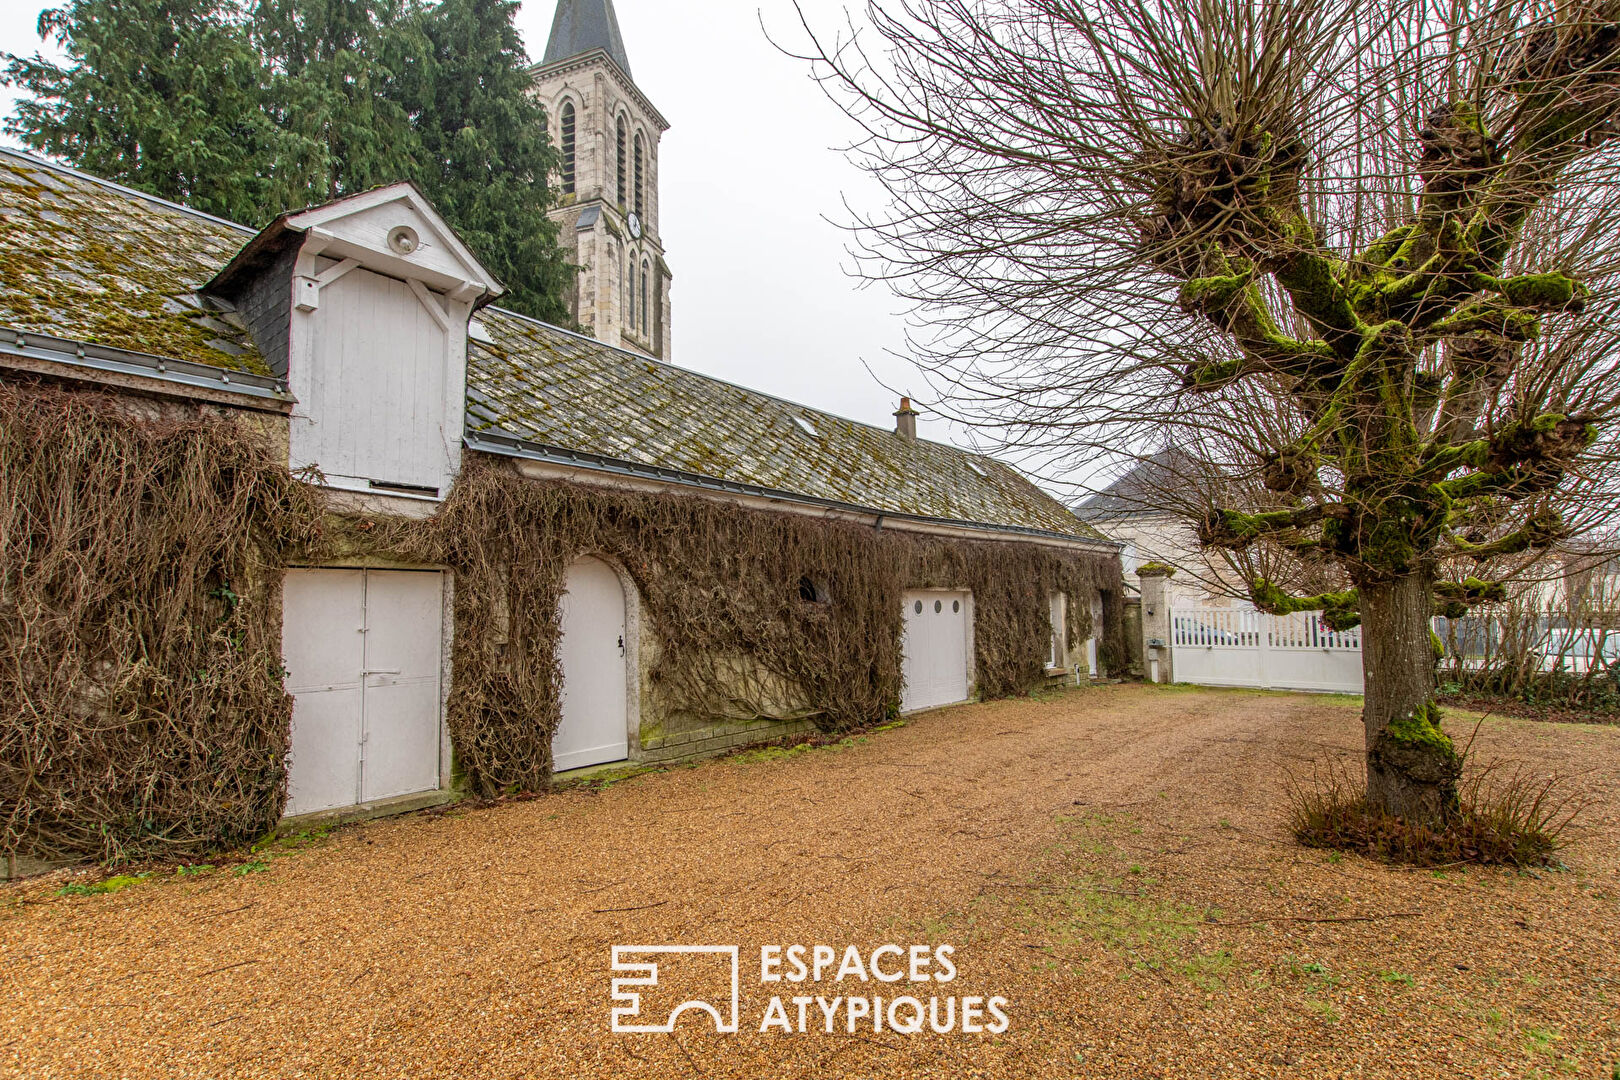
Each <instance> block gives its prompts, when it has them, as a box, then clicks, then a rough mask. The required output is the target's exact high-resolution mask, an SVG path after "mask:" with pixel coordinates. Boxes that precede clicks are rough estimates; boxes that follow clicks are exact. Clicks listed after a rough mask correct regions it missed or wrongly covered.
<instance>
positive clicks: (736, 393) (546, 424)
mask: <svg viewBox="0 0 1620 1080" xmlns="http://www.w3.org/2000/svg"><path fill="white" fill-rule="evenodd" d="M478 319H479V320H480V321H481V322H483V324H484V326H485V328H486V329H487V330H488V331H489V335H490V337H491V338H493V339H494V341H495V344H494V345H479V344H474V346H473V347H472V349H470V350H469V354H468V358H467V427H468V429H469V430H472V431H488V432H500V433H505V434H507V435H515V436H517V437H519V438H521V439H526V440H529V441H531V442H535V443H540V444H543V445H546V446H553V447H561V448H564V449H569V450H581V451H585V452H587V453H593V454H600V455H602V456H605V457H612V458H619V459H622V460H625V461H631V462H635V463H638V464H642V465H649V466H656V467H662V468H668V469H679V470H681V471H683V472H690V473H698V474H700V475H703V476H709V477H714V478H716V479H720V480H729V481H733V482H735V483H742V484H751V485H754V486H756V487H762V488H771V489H774V490H777V491H787V492H792V493H794V494H798V495H809V496H812V497H814V498H818V499H827V500H830V501H832V502H839V503H846V504H850V505H855V506H862V507H869V508H871V509H874V510H884V511H889V512H893V513H900V514H914V515H917V516H919V517H928V518H941V519H945V520H949V521H965V522H978V523H984V524H994V525H1013V526H1017V527H1020V528H1029V529H1041V530H1045V531H1048V532H1058V533H1066V534H1068V535H1071V536H1084V537H1095V536H1096V535H1097V534H1096V533H1094V532H1092V531H1091V530H1090V529H1089V528H1088V527H1087V526H1085V525H1083V524H1081V522H1080V521H1079V520H1078V519H1077V518H1075V516H1074V515H1073V514H1071V513H1070V512H1069V511H1068V510H1067V509H1065V508H1064V507H1063V505H1062V504H1061V503H1059V502H1058V501H1057V500H1056V499H1053V498H1052V497H1051V496H1049V495H1047V494H1046V493H1045V492H1043V491H1041V490H1040V489H1039V488H1037V487H1036V486H1035V485H1034V484H1032V483H1030V482H1029V480H1028V479H1026V478H1025V477H1024V476H1023V475H1022V474H1021V473H1019V472H1017V471H1016V470H1014V469H1010V468H1008V467H1007V466H1005V465H1002V464H999V463H998V462H996V461H995V460H993V459H991V458H987V457H982V456H980V455H977V454H970V453H967V452H966V451H963V450H959V449H957V448H956V447H953V446H946V445H945V444H943V443H936V442H928V441H926V440H922V439H919V440H917V441H916V442H912V441H910V440H907V439H903V438H901V437H900V436H899V435H896V434H895V433H894V432H892V431H890V430H888V429H886V428H876V427H872V426H870V425H868V424H859V423H856V422H855V421H853V420H846V419H844V418H843V417H841V416H834V415H833V414H831V413H825V412H821V411H819V410H816V409H812V408H809V407H807V406H803V405H797V404H794V403H793V402H790V401H783V400H782V399H780V398H775V397H771V396H770V395H768V394H762V393H759V392H757V391H754V390H748V389H745V388H743V387H740V386H736V385H734V384H732V383H728V382H724V381H722V380H719V379H714V378H710V377H708V376H705V375H699V374H697V373H696V372H692V371H688V370H686V369H685V368H680V367H676V366H675V365H673V364H666V363H660V362H659V361H657V360H652V359H650V358H648V357H645V356H641V355H639V354H637V353H631V352H627V351H625V350H622V349H615V348H612V347H610V346H607V345H603V344H601V343H600V342H596V341H591V340H589V339H587V338H582V337H580V336H579V335H577V334H570V333H568V332H567V331H564V330H558V329H556V328H555V327H552V326H548V325H547V324H545V323H541V322H536V321H535V320H533V319H528V318H525V317H523V316H521V315H514V314H512V313H510V312H507V311H502V310H500V309H496V308H490V309H486V310H484V311H482V312H480V313H479V315H478ZM795 417H799V418H803V419H804V420H806V421H808V422H809V424H810V425H811V427H813V428H814V429H815V431H816V434H815V435H811V434H809V433H808V432H806V431H804V430H803V429H802V428H801V427H800V426H799V424H798V423H797V422H796V420H795ZM975 466H976V467H977V468H978V469H980V470H982V472H983V475H980V474H979V473H977V472H975V471H974V467H975Z"/></svg>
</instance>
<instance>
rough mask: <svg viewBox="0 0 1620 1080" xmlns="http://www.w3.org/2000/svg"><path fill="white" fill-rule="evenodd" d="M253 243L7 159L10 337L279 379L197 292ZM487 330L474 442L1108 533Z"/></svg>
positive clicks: (935, 513)
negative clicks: (44, 337)
mask: <svg viewBox="0 0 1620 1080" xmlns="http://www.w3.org/2000/svg"><path fill="white" fill-rule="evenodd" d="M252 236H253V231H252V230H251V229H247V228H245V227H243V226H239V225H234V224H232V223H230V222H227V221H222V220H220V219H218V218H212V217H209V216H207V215H205V214H199V213H194V212H192V211H189V210H186V209H184V208H182V207H178V206H174V205H172V204H169V203H165V202H163V201H162V200H158V199H153V198H149V197H147V196H143V195H141V194H139V193H137V192H132V191H129V190H127V189H124V188H121V187H119V186H117V185H114V184H109V183H106V182H104V181H100V180H96V179H94V178H92V177H88V176H85V175H82V174H79V173H75V172H74V171H72V170H69V169H63V168H59V167H57V166H54V165H51V164H49V163H46V162H42V161H40V160H38V159H36V158H33V157H30V156H27V155H24V154H18V153H16V152H13V151H6V150H3V149H0V260H3V263H0V326H6V327H10V328H13V329H18V330H23V331H32V332H35V333H44V334H50V335H53V336H55V337H60V338H67V339H71V340H75V341H85V342H92V343H94V344H98V345H105V346H109V347H112V348H120V349H128V350H131V351H135V352H143V353H150V354H154V355H157V356H166V357H172V358H175V359H182V360H190V361H193V362H196V363H202V364H209V365H212V366H215V367H223V368H229V369H232V370H238V371H256V372H260V373H268V368H267V367H266V365H265V363H264V360H263V358H262V357H260V355H259V353H258V352H257V350H256V349H255V348H254V346H253V343H252V339H251V337H250V336H249V334H248V333H247V331H246V329H245V328H244V326H243V325H242V323H241V322H240V320H239V319H238V318H237V316H236V315H235V313H234V312H232V311H231V310H230V308H229V306H228V305H226V304H223V303H222V302H218V301H214V300H211V299H209V298H206V297H202V296H199V295H198V294H197V290H198V289H199V288H201V287H202V285H203V284H204V283H206V282H207V281H208V280H209V279H210V278H212V277H213V276H214V275H215V274H216V273H217V272H218V271H219V270H220V268H221V267H223V266H224V265H225V264H226V263H227V262H229V261H230V259H231V257H232V256H233V255H235V254H236V252H237V251H238V250H239V249H240V248H241V247H242V246H243V245H244V244H246V243H247V242H248V240H250V239H251V238H252ZM478 319H479V321H481V322H482V323H483V324H484V326H485V328H486V329H487V330H488V332H489V335H490V337H491V338H492V339H493V340H494V344H493V345H484V344H479V343H472V345H471V347H470V348H469V350H468V370H467V427H468V430H469V431H472V432H484V433H490V434H504V435H507V436H512V437H515V438H518V439H522V440H526V441H529V442H532V443H538V444H541V445H543V446H546V447H553V448H558V449H564V450H572V451H580V452H584V453H588V454H594V455H598V456H601V457H607V458H615V459H619V460H623V461H627V462H631V463H635V464H638V465H645V466H651V467H656V468H663V469H674V470H679V471H681V472H686V473H696V474H698V475H700V476H704V477H710V478H713V479H715V480H721V481H727V482H730V483H734V484H746V485H751V486H754V487H759V488H767V489H771V490H774V491H781V492H786V493H791V494H795V495H801V496H809V497H812V498H815V499H822V500H828V501H831V502H836V503H843V504H847V505H853V506H859V507H866V508H870V509H873V510H879V511H885V512H889V513H897V514H909V515H915V516H918V517H925V518H935V519H941V520H945V521H961V522H971V523H978V524H985V525H999V526H1013V527H1015V528H1021V529H1036V530H1041V531H1046V532H1054V533H1061V534H1065V535H1069V536H1074V537H1079V538H1098V537H1099V535H1100V534H1098V533H1096V532H1095V531H1094V530H1092V529H1091V528H1090V527H1089V526H1087V525H1084V524H1082V523H1081V522H1080V521H1079V520H1078V519H1077V518H1076V517H1075V516H1074V515H1073V514H1071V513H1070V512H1069V511H1068V510H1067V509H1066V508H1065V507H1064V506H1063V505H1062V504H1061V503H1059V502H1058V501H1057V500H1056V499H1053V498H1052V497H1051V496H1049V495H1047V494H1046V493H1045V492H1043V491H1041V490H1040V489H1039V488H1037V487H1036V486H1035V485H1034V484H1032V483H1030V481H1029V480H1028V479H1026V478H1025V477H1024V476H1023V475H1022V474H1020V473H1018V472H1017V471H1016V470H1014V469H1011V468H1008V467H1007V466H1004V465H1001V464H999V463H997V462H995V461H994V460H992V459H990V458H987V457H982V456H979V455H976V454H970V453H967V452H966V451H963V450H958V449H956V448H955V447H951V446H946V445H944V444H941V443H934V442H928V441H925V440H918V441H916V442H912V441H909V440H906V439H902V438H900V437H899V436H898V435H896V434H894V433H893V432H892V431H889V430H887V429H883V428H876V427H872V426H869V425H866V424H858V423H856V422H854V421H852V420H846V419H844V418H843V417H839V416H834V415H832V414H829V413H824V412H819V411H817V410H815V409H811V408H807V407H804V406H800V405H795V404H794V403H792V402H788V401H783V400H781V399H779V398H774V397H771V396H769V395H767V394H762V393H758V392H756V391H753V390H747V389H744V388H742V387H739V386H735V385H733V384H731V383H727V382H723V381H721V380H718V379H713V378H709V377H707V376H704V375H699V374H698V373H696V372H692V371H687V370H685V369H684V368H679V367H676V366H674V365H672V364H666V363H660V362H658V361H655V360H651V359H649V358H647V357H644V356H641V355H639V354H636V353H631V352H627V351H624V350H621V349H615V348H611V347H609V346H606V345H603V344H601V343H599V342H595V341H591V340H588V339H586V338H582V337H580V336H578V335H576V334H570V333H568V332H567V331H564V330H559V329H557V328H555V327H552V326H548V325H547V324H545V323H540V322H537V321H535V320H533V319H529V318H526V317H524V316H521V315H517V314H515V313H512V312H508V311H504V310H502V309H499V308H486V309H484V310H483V311H481V312H480V313H479V314H478ZM795 417H801V418H803V419H804V420H806V421H808V422H809V423H810V424H811V425H812V426H813V427H814V428H815V431H816V435H814V436H812V435H810V434H808V433H807V432H805V431H804V430H802V429H801V428H800V427H799V425H798V424H797V423H796V422H795V420H794V418H795ZM975 469H977V470H979V471H975ZM981 472H982V475H981Z"/></svg>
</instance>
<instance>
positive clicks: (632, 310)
mask: <svg viewBox="0 0 1620 1080" xmlns="http://www.w3.org/2000/svg"><path fill="white" fill-rule="evenodd" d="M629 278H630V280H629V281H628V282H627V283H626V286H627V287H626V288H625V290H624V325H625V328H626V329H627V330H634V329H635V328H636V253H635V252H633V251H632V252H631V253H630V271H629Z"/></svg>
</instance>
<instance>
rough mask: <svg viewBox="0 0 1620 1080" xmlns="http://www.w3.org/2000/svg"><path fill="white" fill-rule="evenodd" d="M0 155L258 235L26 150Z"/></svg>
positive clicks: (13, 149) (0, 150) (248, 228)
mask: <svg viewBox="0 0 1620 1080" xmlns="http://www.w3.org/2000/svg"><path fill="white" fill-rule="evenodd" d="M0 154H4V155H6V156H8V157H14V158H21V159H22V160H24V161H26V162H28V163H30V164H32V165H38V166H40V167H41V168H45V169H50V170H52V171H53V172H59V173H66V174H67V175H68V176H71V177H74V178H75V179H78V180H85V181H88V182H89V183H92V184H95V185H96V186H97V187H104V188H109V189H111V190H113V191H117V192H121V193H123V194H125V195H132V196H134V197H135V198H137V199H144V200H145V201H147V202H150V203H156V204H157V205H159V206H166V207H168V208H169V209H170V210H178V211H180V212H181V213H183V214H188V215H190V216H191V217H194V218H201V219H202V220H204V221H212V222H213V223H214V224H216V225H226V226H229V227H230V228H232V229H239V230H241V231H242V232H245V233H247V234H248V235H249V236H257V235H258V233H259V230H258V229H255V228H254V227H253V226H251V225H244V224H242V223H241V222H240V221H232V220H230V219H229V218H222V217H218V216H217V215H214V214H210V213H208V212H207V211H205V210H198V209H196V208H195V207H191V206H187V205H185V204H184V203H177V202H174V201H172V200H170V199H165V198H163V196H161V195H153V194H152V193H151V192H149V191H142V190H141V189H140V188H133V187H130V186H129V185H128V184H120V183H119V182H118V181H116V180H108V179H107V178H106V177H104V176H97V175H96V174H94V173H88V172H85V171H84V170H83V169H76V168H74V167H73V166H72V165H64V164H62V163H61V162H59V161H52V160H51V159H50V158H44V157H40V156H39V155H38V154H31V153H29V152H28V151H27V150H19V149H17V148H16V147H14V146H0Z"/></svg>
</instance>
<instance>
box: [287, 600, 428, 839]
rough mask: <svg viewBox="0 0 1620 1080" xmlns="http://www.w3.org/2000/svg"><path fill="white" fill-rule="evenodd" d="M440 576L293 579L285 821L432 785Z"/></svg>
mask: <svg viewBox="0 0 1620 1080" xmlns="http://www.w3.org/2000/svg"><path fill="white" fill-rule="evenodd" d="M443 640H444V576H443V575H442V574H441V573H439V572H438V571H414V570H289V571H287V577H286V582H285V584H284V587H283V591H282V631H281V650H282V656H283V657H284V658H285V663H286V665H287V689H288V691H289V692H290V693H291V694H292V695H293V720H292V752H291V755H290V757H289V761H288V799H287V811H286V812H287V815H288V816H289V817H291V816H292V815H294V814H308V813H314V812H315V811H318V810H332V809H337V808H340V807H345V806H353V805H355V804H357V803H364V802H372V801H374V800H377V799H386V798H390V797H392V796H395V795H410V794H414V793H417V792H422V791H434V790H436V789H437V788H438V787H439V778H440V767H439V755H440V741H441V740H440V732H441V727H440V716H439V700H440V698H439V675H440V661H441V650H442V648H443Z"/></svg>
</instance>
